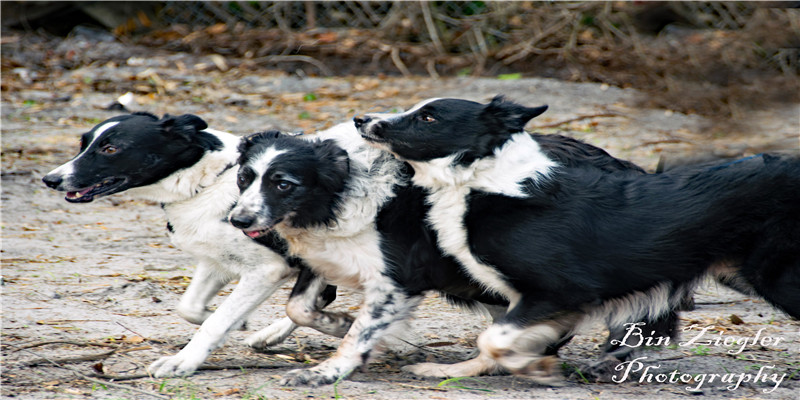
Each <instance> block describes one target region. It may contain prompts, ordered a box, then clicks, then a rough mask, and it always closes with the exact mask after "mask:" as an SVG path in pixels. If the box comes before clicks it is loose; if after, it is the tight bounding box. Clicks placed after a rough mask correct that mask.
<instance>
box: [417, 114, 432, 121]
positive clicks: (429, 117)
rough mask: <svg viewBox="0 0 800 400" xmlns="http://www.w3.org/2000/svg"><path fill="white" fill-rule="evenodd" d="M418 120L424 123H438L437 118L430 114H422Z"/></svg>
mask: <svg viewBox="0 0 800 400" xmlns="http://www.w3.org/2000/svg"><path fill="white" fill-rule="evenodd" d="M417 118H419V120H420V121H422V122H436V118H433V116H432V115H430V114H420V115H419V117H417Z"/></svg>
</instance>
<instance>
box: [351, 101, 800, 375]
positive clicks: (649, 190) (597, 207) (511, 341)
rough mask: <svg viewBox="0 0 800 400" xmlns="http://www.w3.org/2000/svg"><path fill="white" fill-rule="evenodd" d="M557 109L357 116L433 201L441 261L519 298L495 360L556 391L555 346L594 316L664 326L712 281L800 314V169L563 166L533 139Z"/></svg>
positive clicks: (450, 105)
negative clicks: (538, 120)
mask: <svg viewBox="0 0 800 400" xmlns="http://www.w3.org/2000/svg"><path fill="white" fill-rule="evenodd" d="M543 110H544V108H543V107H537V108H529V107H524V106H522V105H519V104H515V103H513V102H510V101H506V100H504V98H502V97H501V96H498V97H495V98H494V99H493V100H492V101H491V102H489V103H488V104H481V103H476V102H472V101H466V100H459V99H431V100H427V101H424V102H422V103H420V104H418V105H416V106H415V107H413V108H412V109H411V110H409V111H408V112H405V113H403V114H399V115H383V114H368V115H366V116H364V117H363V118H357V119H356V125H357V126H358V129H359V131H360V133H361V134H362V135H363V137H364V138H365V139H366V140H367V141H369V142H370V143H371V144H372V145H374V146H375V147H376V148H380V149H384V150H388V151H389V152H391V153H393V154H395V155H396V156H397V157H399V158H400V159H402V160H405V161H406V162H408V164H409V165H411V167H412V168H413V170H414V176H413V178H412V181H413V183H414V184H416V185H419V186H422V187H424V188H426V189H427V190H428V194H427V198H426V201H427V202H428V203H429V204H430V210H429V211H428V214H427V221H428V223H429V224H430V225H431V227H432V230H433V231H434V233H435V236H436V238H437V243H438V245H439V247H440V248H441V249H442V250H443V252H444V253H445V254H446V255H448V256H450V257H453V258H455V259H456V260H457V261H458V263H459V264H460V265H461V266H462V267H463V268H464V270H465V271H466V273H467V274H468V275H469V276H470V277H471V278H472V279H474V280H475V281H476V282H479V283H480V285H481V287H483V288H485V289H486V290H487V291H488V292H490V293H493V294H495V295H497V296H501V297H503V298H504V299H507V300H508V303H509V309H508V313H507V314H506V315H505V316H504V317H502V318H501V319H499V320H497V321H496V322H495V323H494V324H493V325H492V326H491V327H490V328H488V329H487V330H486V331H485V332H483V333H482V334H481V335H480V337H479V338H478V348H479V349H480V351H481V354H486V355H488V356H490V357H491V358H492V359H493V360H494V361H496V362H497V363H498V364H499V365H501V366H502V367H504V368H505V369H507V370H509V371H511V372H512V373H514V374H518V375H521V376H526V377H529V378H531V379H532V380H534V381H536V382H539V383H543V384H557V383H558V381H559V377H558V376H556V375H557V374H554V371H553V370H554V369H555V367H556V365H557V363H556V362H555V360H554V358H553V357H551V356H547V355H546V350H547V347H548V346H549V345H550V344H551V343H553V342H556V341H558V340H559V339H560V338H563V337H565V336H567V335H570V334H572V333H573V332H574V331H575V329H576V327H577V326H578V325H579V324H580V323H581V322H583V321H585V320H588V319H590V318H591V317H600V318H605V319H606V321H607V322H608V323H609V326H610V327H611V328H612V330H613V329H614V328H615V327H619V326H621V325H622V324H624V323H626V322H630V321H635V320H639V319H641V318H649V319H658V318H659V317H660V316H663V315H665V313H668V312H670V311H671V310H673V309H674V307H675V305H676V303H678V302H679V301H680V299H681V298H682V297H683V294H684V291H685V290H687V288H691V286H692V285H693V284H694V283H695V282H697V281H698V280H700V279H701V278H702V277H704V276H706V275H709V274H711V275H715V276H716V277H717V278H718V279H720V278H724V279H726V280H729V281H731V282H735V283H736V285H735V287H737V288H747V289H748V290H749V291H750V292H751V293H753V294H758V295H760V296H761V297H763V298H764V299H766V300H767V301H768V302H769V303H771V304H772V305H774V306H775V307H777V308H778V309H780V310H782V311H784V312H786V313H787V314H789V315H790V316H791V317H794V318H800V158H798V157H793V156H772V155H758V156H754V157H750V158H747V159H741V160H737V161H733V162H724V163H717V164H714V165H702V166H693V167H685V168H677V169H675V170H671V171H666V172H663V173H661V174H652V175H617V174H604V173H601V172H599V171H597V170H596V169H591V168H583V167H576V166H570V165H565V164H563V163H562V162H561V161H559V160H556V159H554V158H553V157H552V156H550V155H548V154H547V152H546V151H545V149H543V148H542V146H541V145H540V144H539V143H538V142H537V141H536V139H535V138H533V137H531V136H530V135H529V134H527V133H525V132H524V131H523V127H524V125H525V124H526V123H527V122H528V121H529V120H530V119H531V118H534V117H536V116H537V115H539V114H541V112H542V111H543ZM676 289H678V290H676Z"/></svg>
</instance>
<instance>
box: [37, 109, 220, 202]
mask: <svg viewBox="0 0 800 400" xmlns="http://www.w3.org/2000/svg"><path fill="white" fill-rule="evenodd" d="M206 127H207V125H206V123H205V122H204V121H203V120H202V119H200V118H199V117H197V116H194V115H189V114H186V115H181V116H176V117H172V116H169V115H165V116H164V118H161V119H158V118H157V117H156V116H154V115H152V114H147V113H134V114H129V115H120V116H117V117H114V118H110V119H107V120H105V121H103V122H101V123H100V124H99V125H97V126H95V127H94V128H93V129H92V130H90V131H89V132H86V133H84V134H83V135H82V136H81V148H80V152H79V153H78V155H77V156H75V158H73V159H72V160H70V161H69V162H67V163H66V164H64V165H62V166H60V167H58V168H56V169H54V170H52V171H51V172H50V173H48V174H47V175H46V176H45V177H44V178H42V180H43V181H44V183H45V184H46V185H47V186H49V187H51V188H53V189H56V190H60V191H65V192H67V195H66V200H67V201H69V202H73V203H87V202H90V201H92V200H94V199H96V198H99V197H102V196H108V195H110V194H114V193H119V192H122V191H124V190H127V189H130V188H134V187H141V186H146V185H150V184H153V183H155V182H158V181H159V180H161V179H163V178H166V177H167V176H169V175H170V174H172V173H174V172H176V171H178V170H180V169H183V168H187V167H189V166H191V165H192V164H194V163H196V162H197V161H198V160H199V159H200V158H201V157H202V156H203V154H204V153H205V152H206V151H208V150H215V149H218V148H220V147H221V146H222V143H221V142H220V141H219V139H217V138H216V137H215V136H213V135H211V134H208V133H204V132H202V130H203V129H205V128H206Z"/></svg>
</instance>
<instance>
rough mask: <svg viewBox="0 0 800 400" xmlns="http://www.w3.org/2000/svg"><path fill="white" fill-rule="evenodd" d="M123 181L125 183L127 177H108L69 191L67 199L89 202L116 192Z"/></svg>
mask: <svg viewBox="0 0 800 400" xmlns="http://www.w3.org/2000/svg"><path fill="white" fill-rule="evenodd" d="M123 183H125V178H108V179H106V180H104V181H102V182H100V183H98V184H96V185H94V186H90V187H88V188H85V189H81V190H76V191H74V192H67V196H66V197H65V199H66V200H67V201H68V202H70V203H88V202H90V201H92V200H94V199H95V197H100V196H105V195H108V194H112V193H115V192H116V189H117V188H119V187H120V186H121V185H122V184H123Z"/></svg>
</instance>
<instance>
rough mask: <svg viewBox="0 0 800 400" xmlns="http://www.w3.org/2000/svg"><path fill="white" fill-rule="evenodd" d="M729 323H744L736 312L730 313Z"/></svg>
mask: <svg viewBox="0 0 800 400" xmlns="http://www.w3.org/2000/svg"><path fill="white" fill-rule="evenodd" d="M731 323H732V324H734V325H741V324H743V323H744V321H743V320H742V318H741V317H739V316H738V315H736V314H731Z"/></svg>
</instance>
